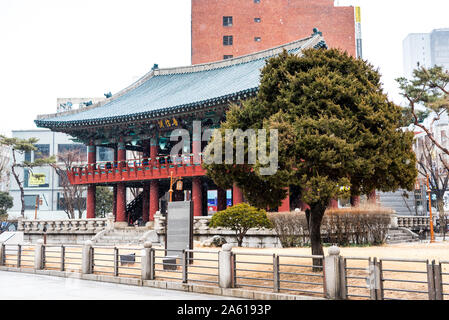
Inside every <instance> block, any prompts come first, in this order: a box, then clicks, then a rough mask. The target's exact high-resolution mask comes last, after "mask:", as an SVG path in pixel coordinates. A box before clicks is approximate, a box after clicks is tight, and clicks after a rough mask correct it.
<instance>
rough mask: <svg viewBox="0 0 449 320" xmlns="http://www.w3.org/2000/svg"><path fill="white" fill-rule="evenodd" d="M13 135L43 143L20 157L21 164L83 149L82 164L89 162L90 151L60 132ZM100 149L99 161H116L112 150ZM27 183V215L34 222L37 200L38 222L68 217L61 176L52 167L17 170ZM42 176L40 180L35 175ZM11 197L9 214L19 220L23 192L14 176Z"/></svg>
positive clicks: (21, 131) (35, 130)
mask: <svg viewBox="0 0 449 320" xmlns="http://www.w3.org/2000/svg"><path fill="white" fill-rule="evenodd" d="M12 136H13V137H16V138H21V139H29V138H33V137H34V138H37V139H39V141H38V142H37V143H36V144H35V146H36V147H37V148H38V150H37V151H33V152H29V153H25V154H16V158H17V161H18V162H22V161H24V160H26V161H34V160H35V159H37V157H51V156H55V157H56V159H58V155H61V154H63V153H64V152H67V151H69V150H70V151H73V150H79V152H80V155H81V161H83V162H86V161H87V148H86V147H85V145H83V144H79V143H75V142H73V141H72V140H71V139H72V137H70V136H68V135H66V134H64V133H59V132H52V131H50V130H45V129H34V130H17V131H13V132H12ZM104 149H105V150H102V148H98V151H97V159H99V161H113V157H114V154H113V152H111V150H109V149H106V148H104ZM16 170H17V171H18V173H19V175H20V180H21V181H23V187H24V191H25V216H26V218H31V219H34V217H35V207H36V198H37V197H39V199H40V200H41V201H38V210H37V218H38V219H64V218H67V214H66V213H65V212H64V208H63V205H64V204H63V203H64V200H63V192H62V191H63V188H62V187H61V184H60V179H59V176H58V175H57V174H56V171H55V170H54V169H53V168H52V167H51V166H44V167H37V168H33V170H32V171H30V170H29V169H26V168H17V169H16ZM36 174H38V175H39V176H38V177H37V178H36V177H35V176H34V175H36ZM10 195H11V196H12V197H13V198H14V206H13V208H12V209H11V210H10V211H9V213H8V214H9V217H10V218H14V217H19V216H20V211H21V207H22V204H21V199H20V189H19V186H18V184H17V182H16V180H15V178H14V176H13V175H12V174H11V175H10Z"/></svg>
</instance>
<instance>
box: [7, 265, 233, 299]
mask: <svg viewBox="0 0 449 320" xmlns="http://www.w3.org/2000/svg"><path fill="white" fill-rule="evenodd" d="M21 299H26V300H37V299H39V300H83V299H86V300H93V299H94V300H95V299H96V300H115V299H118V300H231V299H232V300H234V299H236V298H233V297H221V296H215V295H206V294H197V293H189V292H182V291H175V290H164V289H156V288H148V287H138V286H127V285H123V284H114V283H106V282H97V281H88V280H80V279H77V278H76V275H75V277H74V278H60V277H51V276H43V275H36V274H24V273H16V272H5V271H0V300H21Z"/></svg>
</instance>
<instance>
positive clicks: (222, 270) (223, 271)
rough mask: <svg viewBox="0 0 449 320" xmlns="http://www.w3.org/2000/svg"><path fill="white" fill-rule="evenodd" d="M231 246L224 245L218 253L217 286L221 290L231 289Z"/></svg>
mask: <svg viewBox="0 0 449 320" xmlns="http://www.w3.org/2000/svg"><path fill="white" fill-rule="evenodd" d="M231 250H232V245H231V244H224V245H223V246H222V247H221V251H220V252H219V253H218V265H219V277H218V278H219V284H220V287H221V288H231V287H232V265H233V264H232V261H231V260H232V259H231V254H232V251H231Z"/></svg>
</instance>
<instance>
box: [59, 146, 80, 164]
mask: <svg viewBox="0 0 449 320" xmlns="http://www.w3.org/2000/svg"><path fill="white" fill-rule="evenodd" d="M69 155H70V158H71V159H73V160H74V162H86V161H87V148H86V146H85V145H83V144H73V143H72V144H58V156H59V157H68V156H69Z"/></svg>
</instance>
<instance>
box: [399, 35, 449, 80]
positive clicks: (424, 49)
mask: <svg viewBox="0 0 449 320" xmlns="http://www.w3.org/2000/svg"><path fill="white" fill-rule="evenodd" d="M402 47H403V63H404V76H405V77H406V78H407V79H410V78H412V76H413V70H414V69H416V68H417V66H418V64H419V65H420V66H422V67H425V68H430V67H433V66H435V65H437V66H443V67H444V68H445V69H446V70H449V28H448V29H435V30H433V31H432V32H431V33H411V34H409V35H408V36H407V37H406V38H405V39H404V41H403V43H402Z"/></svg>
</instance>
